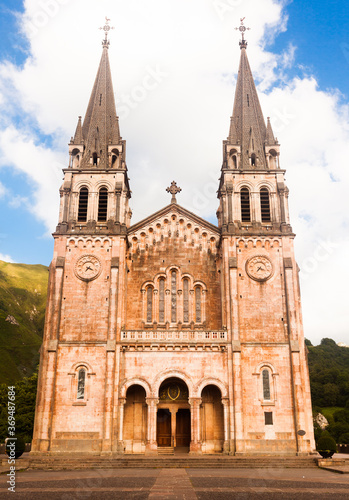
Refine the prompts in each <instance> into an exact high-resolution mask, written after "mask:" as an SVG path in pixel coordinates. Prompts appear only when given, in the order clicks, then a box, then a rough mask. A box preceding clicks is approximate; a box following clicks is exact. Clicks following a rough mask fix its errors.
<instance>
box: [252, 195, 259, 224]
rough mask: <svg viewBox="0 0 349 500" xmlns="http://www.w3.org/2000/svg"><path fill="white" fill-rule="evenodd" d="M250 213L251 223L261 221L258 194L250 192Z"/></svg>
mask: <svg viewBox="0 0 349 500" xmlns="http://www.w3.org/2000/svg"><path fill="white" fill-rule="evenodd" d="M250 212H251V222H256V221H258V222H260V221H261V220H262V215H261V202H260V197H259V193H253V192H251V197H250Z"/></svg>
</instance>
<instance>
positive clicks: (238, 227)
mask: <svg viewBox="0 0 349 500" xmlns="http://www.w3.org/2000/svg"><path fill="white" fill-rule="evenodd" d="M240 47H241V58H240V67H239V73H238V79H237V85H236V91H235V102H234V108H233V114H232V118H231V123H230V130H229V136H228V138H227V140H225V141H223V164H222V168H221V174H220V182H219V185H217V188H218V200H219V206H218V211H217V218H218V223H217V225H213V224H211V223H209V222H207V221H205V220H204V219H202V218H200V217H199V216H197V215H195V214H194V213H192V212H190V211H189V210H187V209H186V208H185V207H182V206H180V205H179V204H178V203H177V197H176V195H177V193H178V191H179V188H177V186H176V183H175V182H172V184H171V186H170V187H169V188H168V191H169V192H170V194H171V195H172V199H171V203H170V204H169V205H167V206H165V207H164V208H162V209H161V210H159V211H158V212H156V213H153V214H151V215H149V217H147V218H146V219H144V220H142V221H140V222H137V223H136V224H133V225H132V224H131V215H132V214H131V210H130V207H129V200H130V198H131V191H130V186H129V179H128V170H127V167H126V157H125V141H124V140H123V139H122V138H121V135H120V130H119V121H118V116H117V112H116V107H115V101H114V92H113V85H112V78H111V71H110V65H109V55H108V52H109V41H108V40H107V37H106V38H105V40H104V42H103V52H102V57H101V61H100V65H99V68H98V72H97V76H96V80H95V83H94V87H93V90H92V94H91V98H90V101H89V104H88V108H87V112H86V115H85V117H84V120H83V121H82V120H81V118H79V121H78V125H77V128H76V132H75V135H74V137H72V139H71V142H70V145H69V155H70V160H69V166H68V167H67V168H66V169H65V170H64V182H63V185H62V187H61V189H60V197H61V203H60V213H59V223H58V226H57V229H56V231H55V233H54V234H53V237H54V243H55V244H54V255H53V260H52V263H51V265H50V278H49V293H48V303H47V310H46V322H45V333H44V340H43V345H42V348H41V362H40V372H39V385H38V395H37V407H36V418H35V429H34V439H33V444H32V450H33V451H32V452H33V453H65V452H67V453H72V452H88V453H95V454H104V453H105V454H121V453H126V454H127V453H130V454H135V453H149V454H151V453H152V454H156V453H160V452H161V451H164V450H166V451H168V452H169V453H170V452H171V451H172V450H176V449H177V450H178V449H181V450H182V451H188V452H190V453H196V454H202V453H226V454H228V453H229V454H234V455H253V454H256V455H257V454H260V455H263V454H264V455H265V454H278V455H297V454H298V455H302V454H309V453H311V452H312V451H313V450H314V448H315V445H314V435H313V423H312V410H311V400H310V386H309V374H308V366H307V359H306V352H305V345H304V336H303V328H302V313H301V303H300V290H299V279H298V271H299V269H298V266H297V263H296V260H295V255H294V238H295V234H294V233H293V231H292V227H291V225H290V218H289V210H288V189H287V187H286V184H285V180H284V175H285V170H283V169H282V168H281V165H280V145H279V143H278V141H277V140H276V139H275V137H274V134H273V130H272V127H271V123H270V120H269V119H268V120H267V123H266V122H265V120H264V117H263V113H262V110H261V106H260V103H259V99H258V95H257V91H256V87H255V83H254V80H253V76H252V72H251V69H250V66H249V62H248V58H247V42H246V41H245V40H244V38H243V39H242V41H241V42H240ZM217 160H218V159H217ZM130 172H131V178H132V170H131V171H130ZM217 172H218V169H217ZM145 181H146V180H145ZM164 187H165V186H164Z"/></svg>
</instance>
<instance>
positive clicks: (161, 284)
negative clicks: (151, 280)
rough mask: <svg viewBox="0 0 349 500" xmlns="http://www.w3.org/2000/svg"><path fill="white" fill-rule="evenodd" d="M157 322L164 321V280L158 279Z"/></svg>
mask: <svg viewBox="0 0 349 500" xmlns="http://www.w3.org/2000/svg"><path fill="white" fill-rule="evenodd" d="M159 323H165V280H164V279H163V278H162V279H161V280H160V281H159Z"/></svg>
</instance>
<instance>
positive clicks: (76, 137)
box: [73, 116, 83, 144]
mask: <svg viewBox="0 0 349 500" xmlns="http://www.w3.org/2000/svg"><path fill="white" fill-rule="evenodd" d="M82 142H83V139H82V126H81V116H79V120H78V124H77V126H76V131H75V135H74V141H73V143H74V144H82Z"/></svg>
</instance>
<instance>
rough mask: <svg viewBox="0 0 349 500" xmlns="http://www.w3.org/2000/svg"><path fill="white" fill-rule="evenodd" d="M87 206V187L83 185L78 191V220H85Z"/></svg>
mask: <svg viewBox="0 0 349 500" xmlns="http://www.w3.org/2000/svg"><path fill="white" fill-rule="evenodd" d="M87 207H88V189H87V188H86V187H83V188H81V189H80V193H79V211H78V222H86V220H87Z"/></svg>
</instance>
